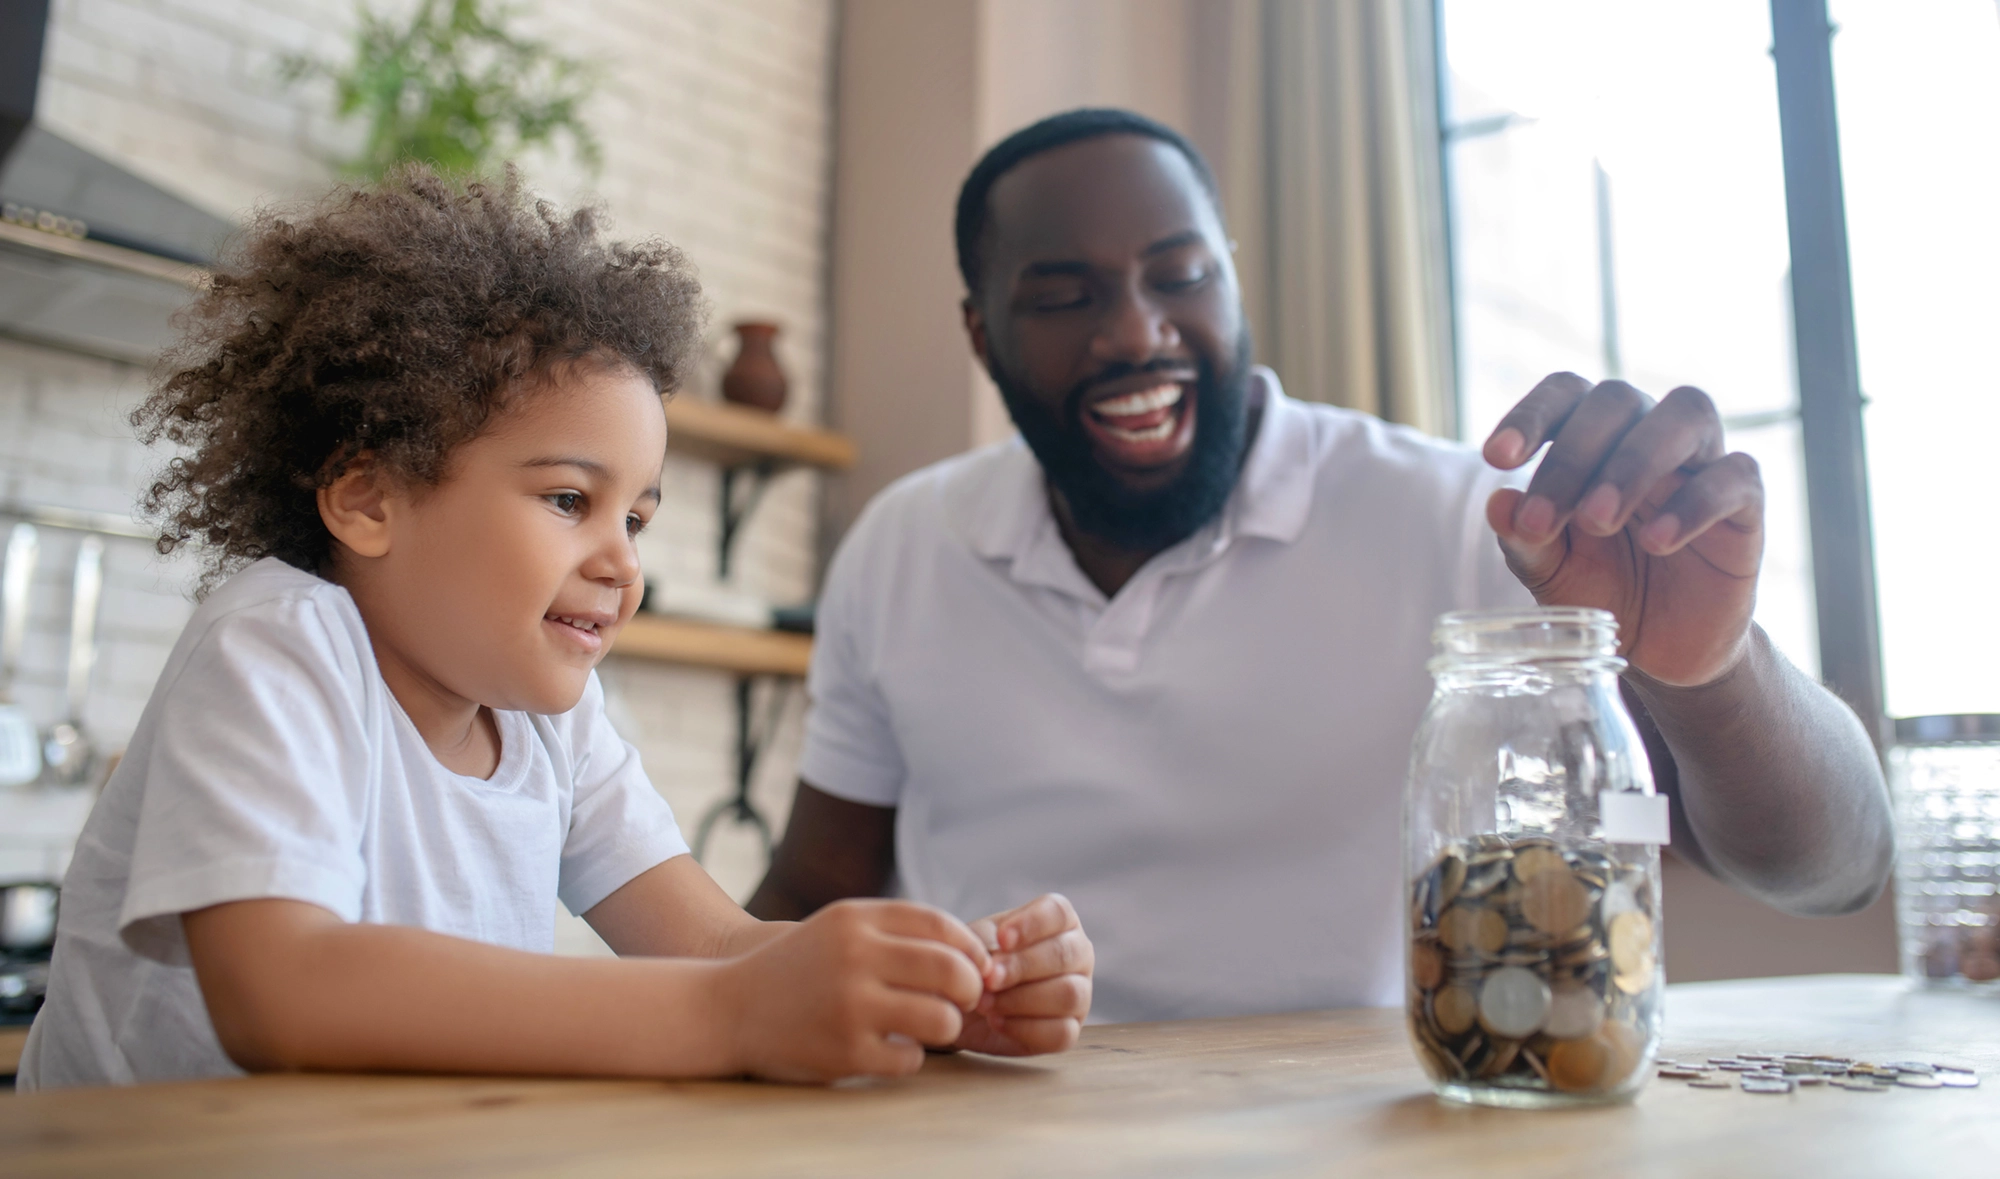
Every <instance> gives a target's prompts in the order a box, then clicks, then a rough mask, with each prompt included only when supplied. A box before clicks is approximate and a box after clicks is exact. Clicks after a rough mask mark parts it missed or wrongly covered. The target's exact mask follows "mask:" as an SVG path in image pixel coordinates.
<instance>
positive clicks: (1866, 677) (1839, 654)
mask: <svg viewBox="0 0 2000 1179" xmlns="http://www.w3.org/2000/svg"><path fill="white" fill-rule="evenodd" d="M1771 40H1772V56H1773V58H1774V59H1775V60H1776V62H1777V67H1778V69H1777V72H1778V122H1779V129H1780V132H1781V135H1782V138H1783V141H1784V155H1785V212H1786V219H1787V221H1788V223H1789V225H1790V235H1791V254H1792V334H1793V344H1794V347H1795V349H1796V355H1797V360H1798V375H1799V417H1800V424H1801V428H1802V433H1803V436H1804V442H1805V470H1806V505H1807V516H1808V518H1809V520H1810V522H1811V533H1812V561H1813V597H1814V600H1815V602H1816V604H1817V608H1818V615H1819V662H1820V676H1821V678H1822V679H1823V680H1825V682H1826V685H1827V687H1829V688H1831V689H1833V690H1834V691H1835V692H1837V693H1839V694H1840V696H1841V698H1842V699H1844V700H1846V701H1847V702H1848V704H1850V705H1852V706H1853V708H1854V710H1855V712H1857V713H1859V714H1860V716H1861V719H1862V722H1863V723H1864V724H1865V725H1867V726H1868V731H1869V735H1870V736H1871V737H1874V738H1875V740H1876V742H1877V743H1878V744H1879V743H1880V742H1881V740H1882V718H1883V715H1884V710H1883V688H1882V643H1881V625H1880V620H1879V616H1878V614H1877V612H1876V601H1875V539H1874V532H1873V528H1872V524H1871V522H1870V519H1869V509H1868V464H1867V459H1866V451H1865V450H1864V445H1863V439H1862V423H1861V407H1862V400H1861V371H1860V363H1859V360H1858V359H1857V356H1856V351H1855V342H1854V291H1853V286H1852V280H1851V276H1850V274H1849V271H1848V262H1847V208H1846V202H1845V199H1844V197H1843V195H1842V191H1841V178H1840V134H1839V128H1838V125H1837V123H1836V120H1835V117H1834V97H1833V26H1832V23H1831V22H1830V21H1829V20H1828V19H1827V13H1826V0H1771Z"/></svg>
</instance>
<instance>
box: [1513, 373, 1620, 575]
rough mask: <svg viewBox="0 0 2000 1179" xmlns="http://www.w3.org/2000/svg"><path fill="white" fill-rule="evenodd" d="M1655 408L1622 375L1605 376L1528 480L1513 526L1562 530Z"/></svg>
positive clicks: (1535, 536) (1543, 535) (1540, 532)
mask: <svg viewBox="0 0 2000 1179" xmlns="http://www.w3.org/2000/svg"><path fill="white" fill-rule="evenodd" d="M1651 408H1652V402H1651V400H1650V399H1648V398H1647V396H1646V395H1645V394H1644V393H1641V392H1639V391H1638V390H1637V389H1634V388H1633V387H1632V386H1630V385H1628V384H1626V383H1625V382H1623V381H1606V382H1604V383H1603V384H1601V385H1599V386H1597V387H1596V388H1594V389H1592V390H1591V391H1590V392H1589V393H1588V394H1586V395H1585V396H1584V398H1583V400H1582V401H1581V402H1579V403H1578V405H1577V407H1576V409H1575V410H1574V411H1573V412H1572V413H1571V414H1570V415H1569V419H1568V420H1567V421H1565V422H1564V423H1563V425H1562V429H1561V430H1559V431H1557V433H1556V436H1555V439H1554V440H1553V441H1552V442H1551V443H1550V444H1549V452H1548V453H1547V454H1546V455H1543V456H1542V464H1541V466H1539V467H1537V468H1535V477H1534V478H1533V479H1530V480H1529V481H1528V496H1527V498H1526V499H1524V500H1522V501H1521V505H1520V507H1518V508H1517V509H1515V512H1514V530H1515V531H1516V532H1518V533H1520V534H1521V535H1522V536H1524V537H1526V538H1528V539H1530V540H1546V539H1548V538H1549V537H1551V536H1554V535H1555V534H1556V533H1557V532H1560V531H1561V530H1562V528H1563V526H1564V525H1565V524H1567V523H1568V522H1569V516H1570V513H1571V512H1573V511H1575V510H1576V505H1577V501H1578V500H1580V499H1582V498H1583V492H1584V489H1585V487H1586V486H1588V485H1589V484H1590V483H1591V482H1592V480H1593V477H1594V476H1595V475H1596V474H1597V469H1598V468H1599V467H1601V466H1603V465H1604V460H1605V459H1606V458H1607V457H1609V456H1610V454H1611V452H1612V450H1613V449H1614V448H1615V447H1616V446H1617V445H1618V443H1619V440H1621V439H1622V438H1624V437H1625V434H1626V432H1627V431H1629V430H1631V429H1632V428H1633V426H1634V425H1636V424H1637V423H1638V421H1639V420H1640V419H1641V418H1643V417H1644V416H1645V415H1646V411H1647V410H1649V409H1651Z"/></svg>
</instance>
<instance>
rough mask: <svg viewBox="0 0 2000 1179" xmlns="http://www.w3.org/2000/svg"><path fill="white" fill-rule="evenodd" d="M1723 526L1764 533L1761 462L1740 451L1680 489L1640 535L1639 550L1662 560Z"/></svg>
mask: <svg viewBox="0 0 2000 1179" xmlns="http://www.w3.org/2000/svg"><path fill="white" fill-rule="evenodd" d="M1724 521H1728V525H1729V526H1731V527H1735V528H1739V529H1741V530H1743V531H1745V532H1754V531H1757V530H1758V529H1760V528H1762V527H1763V522H1764V480H1763V476H1762V475H1761V474H1760V473H1759V472H1758V470H1757V460H1756V459H1753V458H1751V457H1750V456H1749V455H1747V454H1743V453H1741V452H1740V451H1739V452H1737V453H1735V454H1727V455H1724V456H1722V458H1720V459H1719V460H1717V461H1715V462H1713V463H1710V464H1709V465H1708V466H1706V467H1704V468H1702V469H1701V470H1700V471H1699V472H1697V473H1696V474H1694V475H1693V476H1691V477H1690V478H1689V479H1688V480H1687V482H1685V483H1683V484H1681V487H1680V490H1679V491H1676V492H1674V494H1673V495H1672V496H1671V497H1669V498H1668V500H1667V502H1666V503H1664V504H1662V505H1660V510H1659V512H1658V513H1656V514H1655V515H1654V516H1653V518H1652V519H1651V520H1648V521H1647V522H1646V523H1645V525H1644V526H1642V527H1641V528H1640V529H1639V532H1638V536H1637V539H1638V542H1639V547H1641V548H1643V549H1645V550H1646V551H1647V552H1649V553H1651V554H1653V555H1654V556H1656V557H1664V556H1666V555H1668V554H1669V553H1673V552H1676V551H1678V550H1680V549H1681V548H1683V547H1685V546H1686V545H1687V544H1688V542H1690V541H1692V540H1694V539H1695V538H1697V537H1699V536H1700V535H1701V534H1702V533H1704V532H1707V531H1708V530H1709V529H1711V528H1713V527H1715V526H1716V525H1717V524H1721V523H1723V522H1724ZM1732 572H1742V571H1740V570H1732ZM1750 572H1751V573H1754V572H1755V570H1754V569H1753V570H1750Z"/></svg>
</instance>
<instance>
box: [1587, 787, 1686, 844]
mask: <svg viewBox="0 0 2000 1179" xmlns="http://www.w3.org/2000/svg"><path fill="white" fill-rule="evenodd" d="M1597 814H1598V817H1599V818H1600V819H1602V820H1603V821H1604V841H1605V842H1606V843H1667V842H1669V840H1668V838H1667V830H1668V827H1669V826H1670V824H1669V823H1668V821H1667V796H1666V795H1664V794H1641V793H1639V792H1638V791H1636V790H1606V791H1604V792H1603V793H1602V794H1599V795H1598V796H1597Z"/></svg>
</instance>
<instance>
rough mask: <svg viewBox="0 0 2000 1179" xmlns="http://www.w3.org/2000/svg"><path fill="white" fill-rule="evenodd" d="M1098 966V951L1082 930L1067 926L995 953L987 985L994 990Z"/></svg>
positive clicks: (987, 975) (1091, 969)
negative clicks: (1009, 951) (1025, 944)
mask: <svg viewBox="0 0 2000 1179" xmlns="http://www.w3.org/2000/svg"><path fill="white" fill-rule="evenodd" d="M1096 968H1097V950H1096V948H1095V947H1093V946H1092V945H1091V944H1090V939H1089V938H1088V937H1085V936H1084V933H1083V930H1081V929H1067V930H1064V931H1063V932H1062V933H1059V934H1057V935H1056V936H1054V937H1051V938H1044V939H1042V940H1041V941H1038V942H1035V943H1034V944H1032V945H1029V946H1026V947H1024V948H1022V949H1019V950H1016V951H1014V952H1012V953H1005V954H1000V955H997V956H995V958H994V959H993V965H992V967H991V968H990V969H988V970H987V972H986V985H987V986H988V987H989V988H991V989H992V990H995V991H1004V990H1006V989H1007V988H1008V987H1016V986H1020V985H1021V984H1022V983H1030V982H1035V981H1037V980H1040V979H1045V978H1054V977H1056V976H1057V975H1063V974H1089V973H1090V972H1091V971H1093V970H1095V969H1096Z"/></svg>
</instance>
